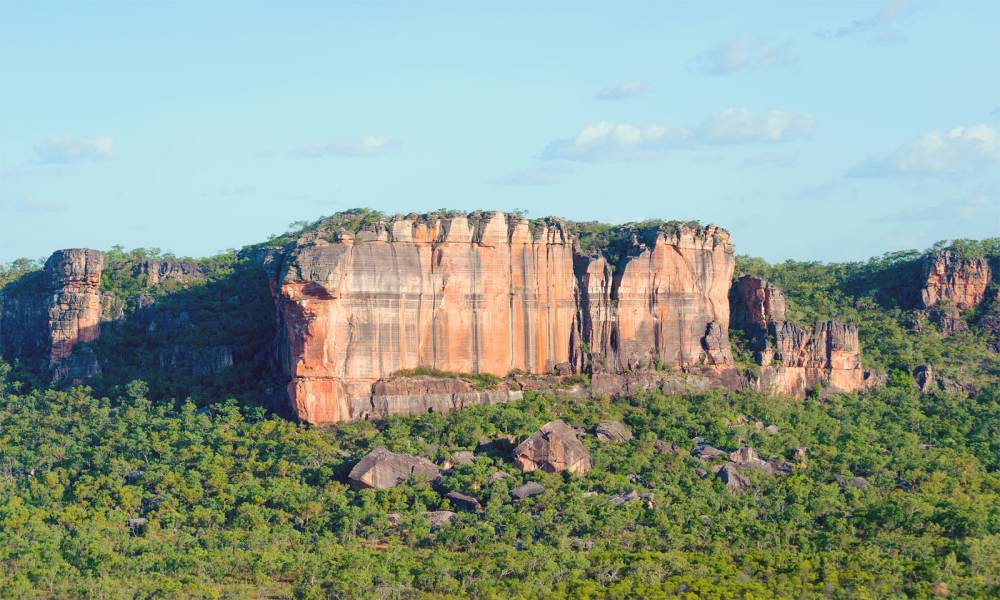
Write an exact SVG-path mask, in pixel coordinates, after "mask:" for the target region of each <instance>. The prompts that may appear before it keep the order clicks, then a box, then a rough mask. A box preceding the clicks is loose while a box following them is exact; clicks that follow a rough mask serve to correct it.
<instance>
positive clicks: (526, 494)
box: [510, 481, 545, 500]
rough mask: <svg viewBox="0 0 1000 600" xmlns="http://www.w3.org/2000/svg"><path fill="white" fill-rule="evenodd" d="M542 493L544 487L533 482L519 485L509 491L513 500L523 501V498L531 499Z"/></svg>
mask: <svg viewBox="0 0 1000 600" xmlns="http://www.w3.org/2000/svg"><path fill="white" fill-rule="evenodd" d="M543 493H545V486H543V485H542V484H540V483H536V482H534V481H529V482H528V483H525V484H523V485H519V486H517V487H516V488H514V489H512V490H511V491H510V495H511V496H512V497H513V498H514V499H515V500H524V499H525V498H531V497H532V496H538V495H540V494H543Z"/></svg>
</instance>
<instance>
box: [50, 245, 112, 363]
mask: <svg viewBox="0 0 1000 600" xmlns="http://www.w3.org/2000/svg"><path fill="white" fill-rule="evenodd" d="M103 269H104V255H103V254H101V253H100V252H99V251H97V250H90V249H85V248H76V249H71V250H59V251H57V252H55V253H54V254H53V255H52V256H51V257H49V260H48V261H46V263H45V272H46V274H47V275H48V278H49V286H50V291H51V299H50V301H49V307H48V322H49V332H50V341H49V348H50V350H49V367H50V368H51V369H52V376H53V378H54V379H55V380H57V381H63V380H67V379H70V380H74V381H76V380H84V379H88V378H90V377H94V376H95V375H97V374H99V373H100V365H99V364H98V362H97V357H96V356H94V354H93V352H90V351H89V349H84V350H82V351H76V352H74V349H76V348H77V345H78V344H82V343H87V342H92V341H94V340H96V339H97V337H98V336H99V335H100V333H101V289H100V288H101V273H102V271H103Z"/></svg>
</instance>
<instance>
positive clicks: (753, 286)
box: [731, 277, 871, 396]
mask: <svg viewBox="0 0 1000 600" xmlns="http://www.w3.org/2000/svg"><path fill="white" fill-rule="evenodd" d="M731 298H732V300H733V314H734V323H737V324H738V325H739V327H740V328H741V329H743V330H744V332H745V333H746V334H747V338H748V340H749V343H750V346H751V350H753V351H754V353H755V358H756V361H757V363H758V364H760V365H761V369H760V375H759V377H758V378H757V379H756V380H755V381H753V382H751V384H752V385H753V386H755V387H757V388H758V389H759V390H761V391H764V392H770V393H777V394H786V395H791V396H804V395H805V394H806V393H807V392H808V391H809V390H812V389H815V388H824V389H827V390H829V391H841V392H853V391H858V390H862V389H865V388H867V387H869V386H870V385H871V378H870V374H868V373H866V372H865V370H864V368H863V367H862V366H861V342H860V340H859V338H858V329H857V327H856V326H854V325H849V324H845V323H840V322H838V321H825V322H819V323H816V324H815V325H814V326H813V328H812V329H811V330H809V329H806V328H804V327H801V326H799V325H796V324H794V323H791V322H789V321H786V320H785V299H784V295H783V294H782V292H781V290H779V289H777V288H775V287H774V286H773V285H772V284H770V283H768V282H767V281H765V280H763V279H760V278H757V277H741V278H740V279H739V280H738V281H737V282H736V284H735V285H734V287H733V293H732V294H731Z"/></svg>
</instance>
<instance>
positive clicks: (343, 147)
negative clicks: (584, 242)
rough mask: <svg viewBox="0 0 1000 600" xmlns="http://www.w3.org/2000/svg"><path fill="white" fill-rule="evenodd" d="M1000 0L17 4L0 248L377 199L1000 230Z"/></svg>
mask: <svg viewBox="0 0 1000 600" xmlns="http://www.w3.org/2000/svg"><path fill="white" fill-rule="evenodd" d="M998 27H1000V3H998V2H994V1H981V2H973V1H969V2H943V1H942V2H929V1H919V0H912V1H909V2H906V1H903V0H890V1H889V2H881V1H873V2H860V1H855V2H851V1H841V2H801V1H795V2H793V1H788V2H767V1H761V2H753V3H749V2H740V3H736V2H732V3H723V2H715V3H705V2H699V3H695V2H683V3H682V2H648V3H647V2H621V3H614V4H611V3H604V2H580V1H576V2H544V3H542V2H531V3H527V2H524V3H522V2H506V3H489V4H487V3H470V2H454V3H451V2H399V3H394V2H353V3H352V2H316V3H308V2H297V3H283V4H281V5H279V4H276V3H263V2H261V3H250V2H231V3H229V2H197V3H196V2H192V3H183V2H169V3H156V4H154V3H136V2H122V3H113V2H87V3H80V2H46V3H41V2H0V114H2V115H3V118H2V119H0V222H2V223H3V224H4V227H3V235H2V236H0V261H9V260H13V259H14V258H16V257H19V256H28V257H40V256H44V255H47V254H48V253H50V252H51V251H52V250H54V249H57V248H62V247H72V246H89V247H95V248H101V249H105V248H108V247H110V246H111V245H113V244H123V245H125V246H127V247H135V246H147V247H160V248H163V249H170V250H173V251H174V252H176V253H178V254H183V255H193V256H200V255H206V254H211V253H214V252H216V251H219V250H223V249H226V248H231V247H239V246H241V245H243V244H247V243H252V242H256V241H260V240H263V239H265V238H266V236H267V235H268V234H271V233H281V232H283V231H284V230H285V229H286V228H287V226H288V224H289V223H290V222H292V221H296V220H300V219H314V218H316V217H318V216H321V215H324V214H329V213H331V212H335V211H337V210H342V209H346V208H351V207H355V206H368V207H372V208H376V209H379V210H382V211H385V212H388V213H396V212H404V213H405V212H411V211H426V210H432V209H436V208H458V209H463V210H472V209H475V208H496V209H515V208H521V209H527V210H528V211H529V214H531V215H532V216H543V215H550V214H553V215H559V216H564V217H567V218H572V219H581V220H591V219H595V220H601V221H607V222H623V221H629V220H639V219H644V218H677V219H699V220H701V221H703V222H712V223H717V224H719V225H722V226H724V227H726V228H728V229H729V230H730V231H731V232H732V233H733V236H734V240H735V243H736V245H737V251H738V252H740V253H747V254H752V255H757V256H763V257H765V258H767V259H769V260H780V259H785V258H798V259H815V260H844V259H859V258H865V257H868V256H872V255H876V254H880V253H882V252H885V251H888V250H895V249H905V248H921V247H926V246H928V245H930V244H932V243H933V242H935V241H937V240H940V239H946V238H957V237H972V238H982V237H992V236H1000V35H998Z"/></svg>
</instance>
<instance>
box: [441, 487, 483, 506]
mask: <svg viewBox="0 0 1000 600" xmlns="http://www.w3.org/2000/svg"><path fill="white" fill-rule="evenodd" d="M447 498H448V500H449V501H451V503H452V504H454V505H455V506H457V507H458V508H461V509H462V510H471V511H477V510H479V509H481V508H482V505H480V504H479V500H476V499H475V498H473V497H472V496H469V495H468V494H463V493H462V492H455V491H452V492H448V494H447Z"/></svg>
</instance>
